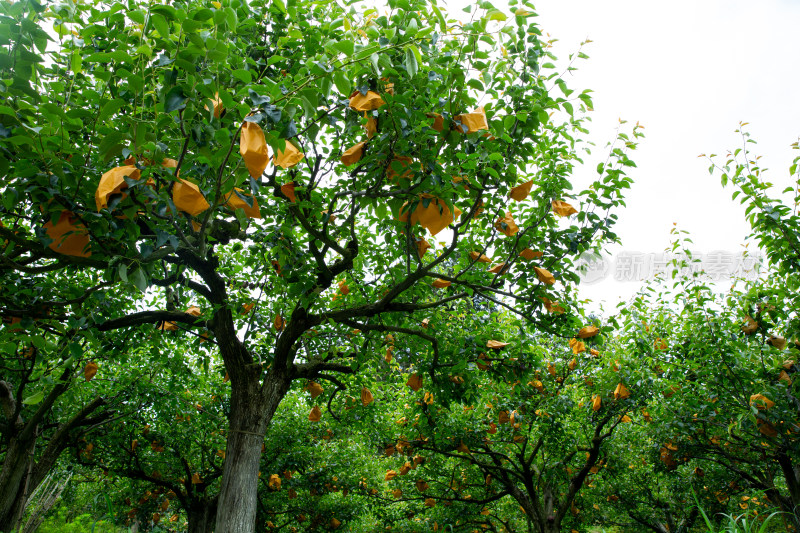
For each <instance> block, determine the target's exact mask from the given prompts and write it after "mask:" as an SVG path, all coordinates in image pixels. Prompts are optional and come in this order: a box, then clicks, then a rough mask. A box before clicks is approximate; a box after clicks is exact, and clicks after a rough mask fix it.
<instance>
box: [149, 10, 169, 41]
mask: <svg viewBox="0 0 800 533" xmlns="http://www.w3.org/2000/svg"><path fill="white" fill-rule="evenodd" d="M150 22H151V23H152V24H153V26H155V28H156V31H157V32H158V34H159V35H160V36H161V38H162V39H166V38H167V36H168V35H169V25H168V24H167V19H165V18H164V17H163V16H162V15H160V14H158V13H151V14H150Z"/></svg>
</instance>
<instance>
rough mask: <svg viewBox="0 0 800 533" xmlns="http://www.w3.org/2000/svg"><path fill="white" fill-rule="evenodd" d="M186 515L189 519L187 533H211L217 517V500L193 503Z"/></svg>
mask: <svg viewBox="0 0 800 533" xmlns="http://www.w3.org/2000/svg"><path fill="white" fill-rule="evenodd" d="M186 515H187V516H188V518H189V527H188V529H187V531H188V533H211V532H212V531H213V530H214V521H215V520H216V517H217V499H216V498H214V499H212V500H199V501H193V502H192V504H191V507H190V508H189V509H187V510H186Z"/></svg>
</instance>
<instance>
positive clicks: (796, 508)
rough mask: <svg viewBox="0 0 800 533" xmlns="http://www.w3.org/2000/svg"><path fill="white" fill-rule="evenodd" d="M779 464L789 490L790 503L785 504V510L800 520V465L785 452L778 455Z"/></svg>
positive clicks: (796, 519)
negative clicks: (795, 463)
mask: <svg viewBox="0 0 800 533" xmlns="http://www.w3.org/2000/svg"><path fill="white" fill-rule="evenodd" d="M777 458H778V464H779V465H780V467H781V471H782V472H783V478H784V479H785V480H786V488H787V489H788V491H789V498H788V500H789V501H790V502H791V503H790V505H783V507H788V508H784V511H786V512H788V513H789V514H790V515H792V517H793V518H794V520H795V521H796V522H800V466H795V465H794V464H793V463H792V458H791V457H789V456H788V455H786V454H785V453H783V452H780V453H779V454H778V456H777Z"/></svg>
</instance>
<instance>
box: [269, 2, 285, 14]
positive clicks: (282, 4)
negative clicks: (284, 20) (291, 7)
mask: <svg viewBox="0 0 800 533" xmlns="http://www.w3.org/2000/svg"><path fill="white" fill-rule="evenodd" d="M272 5H274V6H275V7H277V8H278V9H279V10H280V12H281V13H286V4H284V3H283V0H272Z"/></svg>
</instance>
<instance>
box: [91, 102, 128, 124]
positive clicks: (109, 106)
mask: <svg viewBox="0 0 800 533" xmlns="http://www.w3.org/2000/svg"><path fill="white" fill-rule="evenodd" d="M125 103H126V102H125V100H123V99H122V98H114V99H113V100H110V101H108V102H106V104H105V105H104V106H103V109H101V110H100V113H98V115H97V122H98V123H103V122H105V121H106V120H107V119H108V117H110V116H111V115H113V114H114V113H116V112H117V111H119V109H120V108H121V107H122V106H124V105H125Z"/></svg>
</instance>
